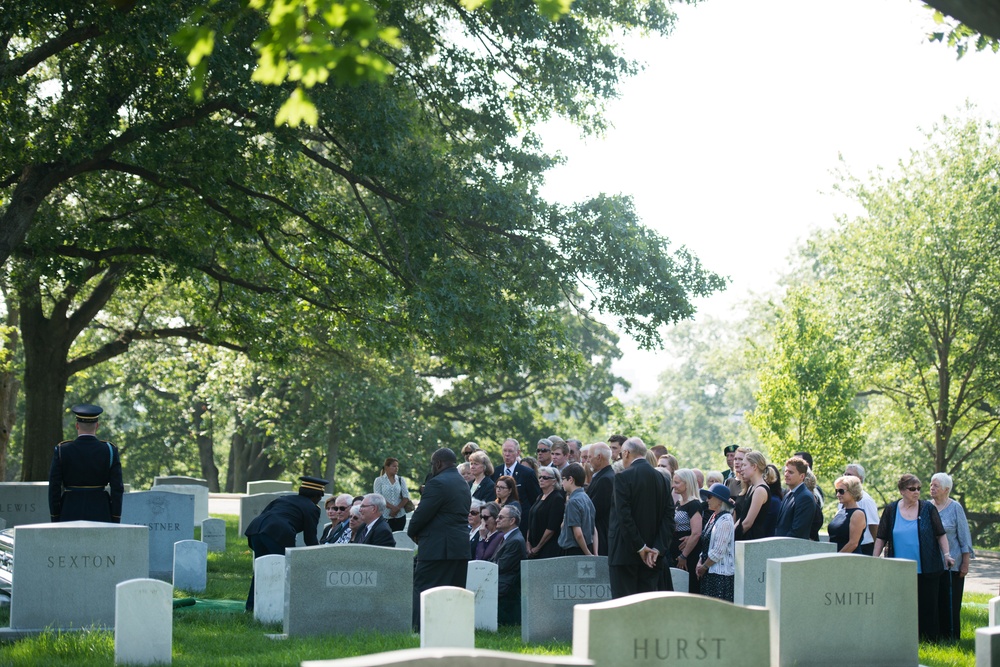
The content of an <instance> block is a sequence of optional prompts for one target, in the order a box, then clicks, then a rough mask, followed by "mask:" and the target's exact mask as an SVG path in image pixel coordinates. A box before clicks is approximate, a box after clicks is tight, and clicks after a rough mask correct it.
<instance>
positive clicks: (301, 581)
mask: <svg viewBox="0 0 1000 667" xmlns="http://www.w3.org/2000/svg"><path fill="white" fill-rule="evenodd" d="M345 609H350V610H351V613H349V614H345V613H344V610H345ZM284 612H285V613H284V633H285V634H286V635H288V636H289V637H294V636H306V635H319V634H341V633H345V634H346V633H351V632H355V631H358V630H368V631H372V630H374V631H384V632H410V630H411V627H412V623H413V552H412V551H410V550H409V549H396V548H391V547H376V546H371V545H367V544H339V545H336V546H331V545H320V546H315V547H296V548H292V549H287V550H286V551H285V595H284Z"/></svg>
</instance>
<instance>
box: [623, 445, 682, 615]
mask: <svg viewBox="0 0 1000 667" xmlns="http://www.w3.org/2000/svg"><path fill="white" fill-rule="evenodd" d="M621 461H622V466H623V467H624V470H623V471H622V472H621V474H619V475H618V476H617V477H616V478H615V503H614V508H613V509H612V511H611V528H610V534H609V537H608V539H609V540H610V542H611V544H610V545H609V549H608V570H609V573H610V579H611V597H612V598H615V599H617V598H622V597H625V596H628V595H634V594H635V593H649V592H655V591H657V590H668V591H672V590H673V586H672V584H671V579H670V576H669V575H668V576H665V577H661V576H660V574H661V568H664V567H666V555H667V549H668V548H669V547H670V541H671V539H672V538H673V533H674V500H673V496H672V495H671V493H670V484H669V483H668V482H667V478H666V477H665V476H664V475H661V474H660V473H659V472H657V471H656V469H655V468H653V466H651V465H649V462H648V461H646V443H644V442H643V441H642V440H641V439H639V438H629V439H628V440H626V441H625V442H624V444H622V448H621Z"/></svg>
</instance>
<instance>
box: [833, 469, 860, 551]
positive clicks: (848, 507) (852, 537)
mask: <svg viewBox="0 0 1000 667" xmlns="http://www.w3.org/2000/svg"><path fill="white" fill-rule="evenodd" d="M833 486H834V488H835V489H836V490H837V502H839V503H840V505H841V507H843V511H842V512H837V514H836V516H834V517H833V519H832V520H831V521H830V525H829V526H827V528H826V532H827V533H829V535H830V541H831V542H833V543H835V544H836V545H837V552H838V553H842V554H859V553H861V538H862V537H863V536H864V533H865V531H866V530H868V525H867V523H868V522H867V521H865V511H864V510H863V509H861V508H860V507H858V502H860V501H861V496H862V489H861V480H860V479H858V478H857V477H855V476H854V475H844V476H843V477H838V478H837V481H836V482H834V483H833Z"/></svg>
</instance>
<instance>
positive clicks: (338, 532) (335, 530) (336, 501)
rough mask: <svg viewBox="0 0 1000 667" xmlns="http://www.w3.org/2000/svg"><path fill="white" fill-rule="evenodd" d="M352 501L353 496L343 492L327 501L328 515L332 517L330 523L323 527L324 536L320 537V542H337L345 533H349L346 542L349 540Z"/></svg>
mask: <svg viewBox="0 0 1000 667" xmlns="http://www.w3.org/2000/svg"><path fill="white" fill-rule="evenodd" d="M351 501H352V497H351V495H350V494H348V493H342V494H340V495H339V496H337V497H336V498H330V499H329V500H327V501H326V515H327V516H328V517H330V523H329V524H327V525H326V527H325V528H323V537H321V538H320V540H319V543H320V544H336V543H337V542H338V541H339V540H340V538H341V537H343V535H344V533H347V539H346V540H343V541H344V542H349V541H350V540H351V537H350V528H349V525H350V519H351V504H352V503H351Z"/></svg>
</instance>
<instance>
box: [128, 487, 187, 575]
mask: <svg viewBox="0 0 1000 667" xmlns="http://www.w3.org/2000/svg"><path fill="white" fill-rule="evenodd" d="M122 523H123V524H131V525H137V526H146V527H147V528H148V531H149V573H148V574H147V575H146V576H148V577H151V578H153V579H161V580H163V581H170V580H171V578H172V577H173V572H174V543H175V542H179V541H180V540H192V539H194V496H189V495H187V494H182V493H167V492H161V491H139V492H136V493H126V494H125V496H124V499H123V502H122Z"/></svg>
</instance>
